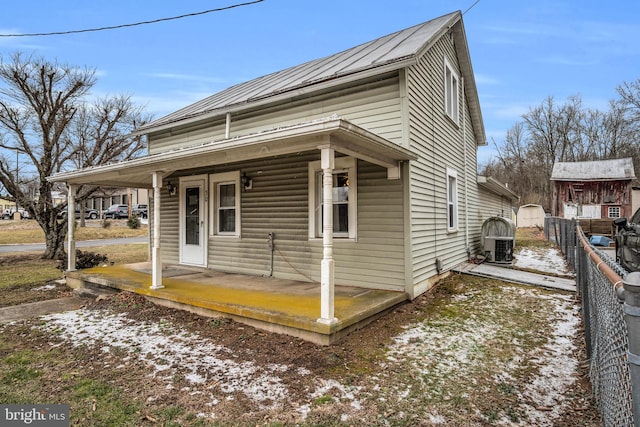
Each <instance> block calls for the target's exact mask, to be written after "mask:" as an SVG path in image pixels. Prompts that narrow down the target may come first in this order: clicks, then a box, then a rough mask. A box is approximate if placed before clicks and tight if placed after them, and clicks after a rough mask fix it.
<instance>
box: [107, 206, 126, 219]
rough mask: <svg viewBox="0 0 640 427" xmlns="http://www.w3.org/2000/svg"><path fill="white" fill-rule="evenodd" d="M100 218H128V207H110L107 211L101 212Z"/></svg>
mask: <svg viewBox="0 0 640 427" xmlns="http://www.w3.org/2000/svg"><path fill="white" fill-rule="evenodd" d="M102 218H105V219H107V218H111V219H122V218H129V206H127V205H111V206H109V209H107V210H106V211H104V212H102Z"/></svg>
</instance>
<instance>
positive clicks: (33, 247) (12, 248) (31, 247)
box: [0, 236, 149, 253]
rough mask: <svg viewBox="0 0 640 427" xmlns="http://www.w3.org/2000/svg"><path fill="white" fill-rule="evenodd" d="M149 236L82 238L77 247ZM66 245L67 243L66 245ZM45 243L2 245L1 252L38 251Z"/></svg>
mask: <svg viewBox="0 0 640 427" xmlns="http://www.w3.org/2000/svg"><path fill="white" fill-rule="evenodd" d="M148 242H149V238H148V237H147V236H140V237H123V238H120V239H103V240H80V241H76V248H86V247H88V246H106V245H126V244H129V243H148ZM65 247H66V245H65ZM44 248H45V245H44V243H31V244H24V245H21V244H18V245H0V253H7V252H36V251H44Z"/></svg>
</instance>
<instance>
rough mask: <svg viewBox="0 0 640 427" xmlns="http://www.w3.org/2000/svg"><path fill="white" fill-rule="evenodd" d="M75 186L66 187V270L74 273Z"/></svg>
mask: <svg viewBox="0 0 640 427" xmlns="http://www.w3.org/2000/svg"><path fill="white" fill-rule="evenodd" d="M75 222H76V186H75V185H73V184H68V185H67V243H68V244H67V270H68V271H76V236H75V227H74V225H75Z"/></svg>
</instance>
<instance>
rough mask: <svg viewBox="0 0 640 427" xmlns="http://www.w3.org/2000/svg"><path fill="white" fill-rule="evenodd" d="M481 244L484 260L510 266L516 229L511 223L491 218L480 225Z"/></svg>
mask: <svg viewBox="0 0 640 427" xmlns="http://www.w3.org/2000/svg"><path fill="white" fill-rule="evenodd" d="M481 243H482V247H483V250H484V256H485V260H486V261H487V262H490V263H495V264H512V263H513V248H514V246H515V243H516V227H515V224H514V223H513V221H511V220H510V219H508V218H503V217H500V216H493V217H491V218H488V219H486V220H485V221H484V222H483V223H482V231H481Z"/></svg>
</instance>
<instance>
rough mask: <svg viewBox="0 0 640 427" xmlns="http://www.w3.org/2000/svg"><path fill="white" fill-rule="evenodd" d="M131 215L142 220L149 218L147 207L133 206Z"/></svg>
mask: <svg viewBox="0 0 640 427" xmlns="http://www.w3.org/2000/svg"><path fill="white" fill-rule="evenodd" d="M131 214H132V215H135V216H138V217H140V218H146V217H147V216H148V212H147V205H133V208H132V209H131Z"/></svg>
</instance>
